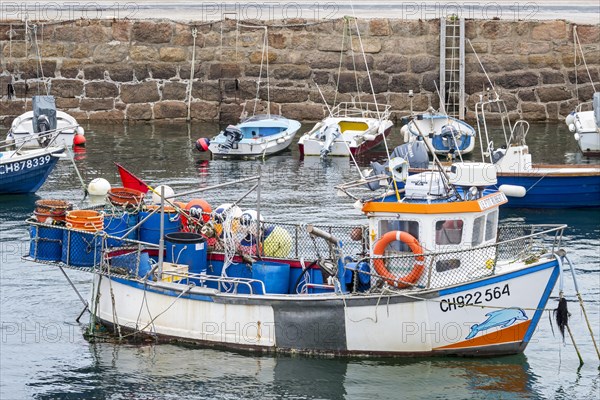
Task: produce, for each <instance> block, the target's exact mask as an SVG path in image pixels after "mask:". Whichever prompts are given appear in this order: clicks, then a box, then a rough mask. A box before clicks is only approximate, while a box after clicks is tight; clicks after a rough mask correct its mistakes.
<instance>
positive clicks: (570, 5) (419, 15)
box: [0, 0, 600, 24]
mask: <svg viewBox="0 0 600 400" xmlns="http://www.w3.org/2000/svg"><path fill="white" fill-rule="evenodd" d="M452 14H456V15H458V16H462V17H465V18H474V19H498V18H499V19H503V20H514V21H516V20H548V19H564V20H567V21H572V22H576V23H588V24H600V1H597V0H588V1H564V0H563V1H554V0H549V1H548V0H546V1H517V0H512V1H511V0H498V1H452V2H443V1H429V0H426V1H398V0H386V1H381V0H372V1H369V0H363V1H353V2H352V1H344V2H342V1H307V0H299V1H260V2H252V1H231V0H224V1H223V0H222V1H198V0H173V1H114V0H113V1H104V0H96V1H82V0H72V1H71V0H58V1H39V0H36V1H29V0H27V1H4V0H0V20H15V19H16V20H23V19H25V18H27V19H29V20H32V21H35V20H70V19H79V18H92V19H94V18H117V19H119V18H130V19H146V18H167V19H173V20H183V21H211V20H220V19H222V18H230V19H240V20H248V19H260V20H278V19H290V18H305V19H334V18H340V17H343V16H345V15H350V16H356V17H359V18H378V17H386V18H406V19H434V18H439V17H443V16H449V15H452Z"/></svg>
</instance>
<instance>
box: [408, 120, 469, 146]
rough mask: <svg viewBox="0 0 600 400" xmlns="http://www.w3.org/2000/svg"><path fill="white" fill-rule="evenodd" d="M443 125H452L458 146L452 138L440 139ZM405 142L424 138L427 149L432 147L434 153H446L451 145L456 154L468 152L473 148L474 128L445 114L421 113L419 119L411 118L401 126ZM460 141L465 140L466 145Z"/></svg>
mask: <svg viewBox="0 0 600 400" xmlns="http://www.w3.org/2000/svg"><path fill="white" fill-rule="evenodd" d="M444 126H452V127H453V128H454V129H456V131H457V132H458V133H459V135H458V137H457V139H456V140H457V141H459V146H456V142H455V141H454V140H453V139H452V138H447V139H446V140H445V141H444V139H442V129H443V127H444ZM401 131H402V133H403V134H404V141H405V142H408V143H410V142H414V141H417V140H425V142H427V145H428V146H427V149H428V150H429V149H433V150H434V152H435V154H438V155H446V154H448V153H449V151H450V149H451V148H453V147H459V149H455V153H456V154H469V153H471V152H472V151H473V149H474V148H475V130H474V129H473V127H471V126H470V125H468V124H467V123H466V122H464V121H461V120H458V119H456V118H452V117H449V116H445V115H443V114H431V113H426V114H423V116H422V118H421V119H417V118H415V119H412V120H411V121H410V122H409V123H408V125H406V126H404V127H402V130H401ZM462 141H467V143H466V145H465V144H463V143H462Z"/></svg>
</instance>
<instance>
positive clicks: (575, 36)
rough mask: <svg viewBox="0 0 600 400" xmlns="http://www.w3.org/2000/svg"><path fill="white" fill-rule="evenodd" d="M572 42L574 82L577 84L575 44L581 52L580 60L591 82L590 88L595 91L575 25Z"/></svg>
mask: <svg viewBox="0 0 600 400" xmlns="http://www.w3.org/2000/svg"><path fill="white" fill-rule="evenodd" d="M573 39H574V40H573V42H574V44H575V54H576V55H575V84H576V85H577V46H579V52H580V53H581V61H583V65H584V66H585V70H586V72H587V74H588V78H589V79H590V83H591V84H592V89H594V92H595V91H596V86H595V85H594V80H593V79H592V75H591V74H590V69H589V68H588V66H587V62H586V61H585V55H584V54H583V48H582V47H581V42H580V41H579V35H578V34H577V25H575V26H573ZM580 65H581V64H580Z"/></svg>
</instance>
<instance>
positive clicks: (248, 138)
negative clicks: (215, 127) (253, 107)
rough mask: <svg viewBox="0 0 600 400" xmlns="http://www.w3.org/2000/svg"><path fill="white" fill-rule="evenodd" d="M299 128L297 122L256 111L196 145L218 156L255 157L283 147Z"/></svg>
mask: <svg viewBox="0 0 600 400" xmlns="http://www.w3.org/2000/svg"><path fill="white" fill-rule="evenodd" d="M299 129H300V122H298V121H296V120H293V119H288V118H285V117H282V116H279V115H269V114H258V115H254V116H252V117H250V118H248V119H246V120H244V121H243V122H241V123H240V124H237V125H229V126H228V127H227V128H226V129H224V130H223V131H222V132H221V133H220V134H219V135H217V136H216V137H214V138H213V139H210V140H208V141H206V139H200V141H206V142H202V143H201V144H198V145H197V146H196V147H197V148H198V149H199V150H202V149H203V145H204V146H206V145H205V143H207V144H208V150H209V151H210V152H211V153H212V154H213V155H214V156H216V157H221V158H256V157H265V156H268V155H272V154H276V153H279V152H281V151H284V150H285V149H287V148H288V147H289V146H290V145H291V144H292V141H293V140H294V137H295V136H296V133H297V132H298V130H299Z"/></svg>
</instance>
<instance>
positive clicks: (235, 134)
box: [219, 125, 244, 149]
mask: <svg viewBox="0 0 600 400" xmlns="http://www.w3.org/2000/svg"><path fill="white" fill-rule="evenodd" d="M223 135H224V136H225V143H223V144H220V145H219V148H221V149H237V148H238V143H239V142H240V141H241V140H242V139H243V138H244V134H243V133H242V131H241V130H239V129H238V128H236V127H235V126H233V125H229V126H228V127H227V128H225V130H224V131H223Z"/></svg>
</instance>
